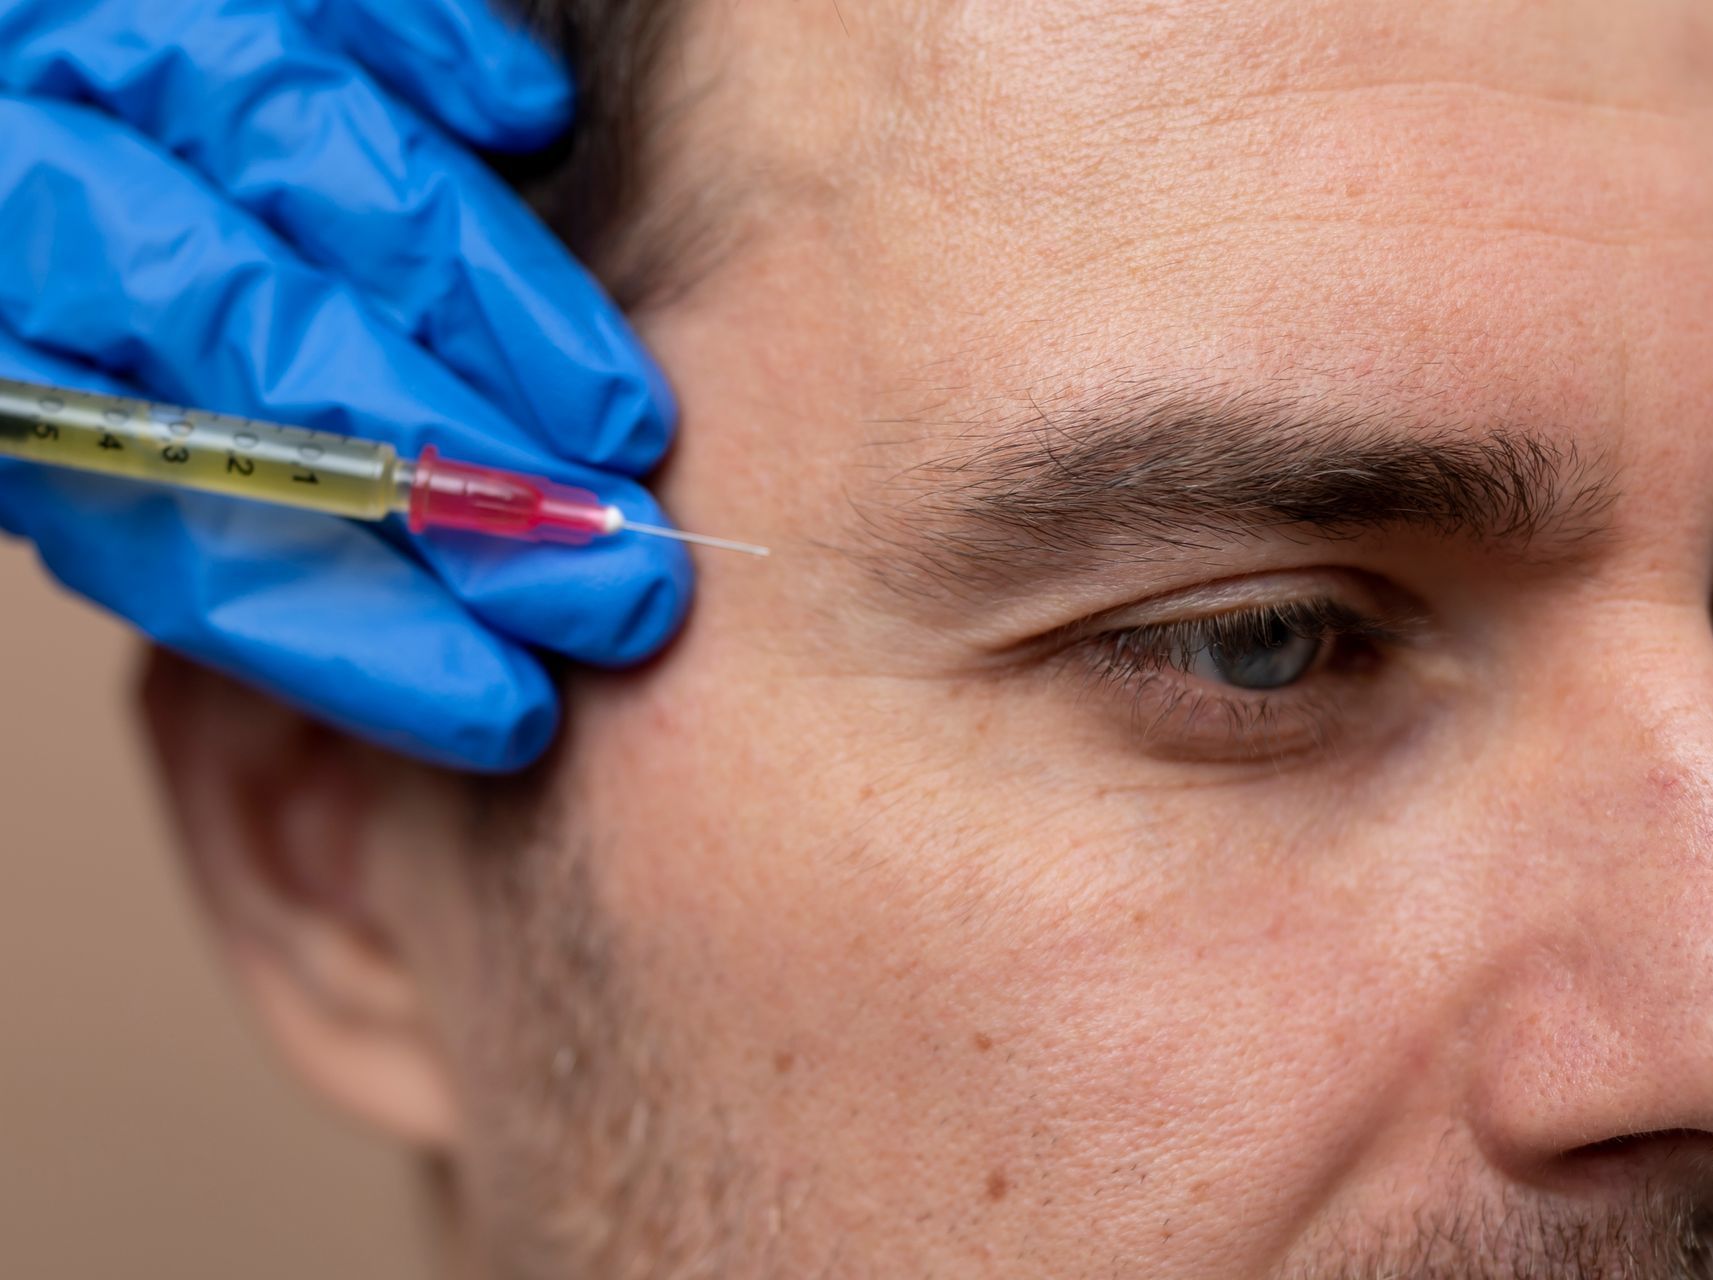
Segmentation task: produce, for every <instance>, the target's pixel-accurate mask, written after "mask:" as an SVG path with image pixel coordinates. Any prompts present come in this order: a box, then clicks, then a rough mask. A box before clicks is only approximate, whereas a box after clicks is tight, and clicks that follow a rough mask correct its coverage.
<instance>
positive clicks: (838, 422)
mask: <svg viewBox="0 0 1713 1280" xmlns="http://www.w3.org/2000/svg"><path fill="white" fill-rule="evenodd" d="M840 8H842V14H841V12H839V9H840ZM679 58H680V61H679V62H677V63H669V64H668V72H667V74H669V75H677V76H682V77H683V82H684V83H685V84H686V85H687V86H689V89H690V90H693V91H694V92H695V93H697V94H698V95H699V96H698V97H697V98H696V102H697V107H696V111H695V113H694V118H693V119H691V120H690V121H689V122H688V123H687V124H686V125H684V126H683V127H685V128H686V129H687V130H688V131H689V132H688V134H687V135H686V136H687V137H688V139H689V142H690V143H691V145H689V146H687V147H686V148H685V151H686V154H684V155H681V156H680V157H679V162H680V163H681V164H682V166H683V168H682V171H681V173H680V174H679V180H680V181H681V182H682V184H683V185H684V187H685V188H686V189H698V188H701V187H702V186H703V184H708V185H710V186H712V185H717V186H718V187H719V199H718V200H717V201H716V203H717V204H718V205H719V207H721V208H722V209H723V210H724V212H723V213H722V217H724V218H726V219H728V220H729V222H730V226H731V227H732V228H734V229H735V234H734V239H733V241H732V242H731V244H732V246H733V247H732V248H731V251H730V255H729V257H728V258H727V259H726V260H725V261H724V262H723V263H722V264H721V265H719V266H718V267H717V268H716V269H715V270H714V271H712V272H711V273H710V274H708V275H707V276H706V277H704V278H702V279H701V280H700V282H699V283H698V284H697V285H696V286H695V287H694V288H692V289H691V290H690V291H689V292H688V293H687V294H685V295H684V296H683V297H682V298H680V299H678V300H677V301H674V302H672V303H670V304H669V305H666V306H664V307H662V308H661V309H660V310H659V311H658V312H656V313H655V314H653V315H651V316H649V317H647V318H645V321H644V324H643V329H644V333H645V337H646V338H647V339H648V340H649V341H650V343H651V344H652V345H653V346H654V348H655V349H656V351H657V352H658V353H659V355H660V357H661V359H662V362H663V363H664V365H665V366H666V368H667V369H668V371H669V372H670V374H671V375H672V377H673V379H674V382H675V384H676V386H677V388H678V391H679V393H680V395H681V398H682V402H683V406H684V426H683V442H682V446H681V448H680V451H679V454H678V456H677V458H676V459H675V461H674V464H673V467H672V469H671V472H670V475H669V477H668V480H667V483H666V498H667V502H668V505H669V506H670V507H671V508H672V509H673V510H674V512H675V513H676V514H677V515H678V516H679V517H680V518H681V519H683V520H684V522H685V523H686V525H688V526H690V527H693V528H705V529H709V530H712V531H716V532H722V533H731V534H733V535H735V536H740V537H745V538H752V539H755V540H757V541H762V542H768V543H771V544H772V546H773V548H774V552H775V554H774V558H773V559H772V560H770V561H767V562H762V563H753V562H749V561H743V560H739V559H738V558H735V557H733V558H728V559H721V558H717V557H716V556H713V555H709V556H707V557H705V558H704V559H703V562H702V567H703V571H704V572H703V579H702V587H701V593H700V598H699V603H698V607H697V610H696V613H695V616H694V619H693V622H692V624H691V626H690V629H689V631H688V633H687V634H686V636H685V637H684V639H683V641H682V643H681V644H680V645H678V647H677V648H676V649H675V650H674V651H673V652H672V653H671V654H670V655H669V656H668V657H667V658H666V659H664V660H663V661H661V662H659V663H658V664H656V665H655V666H653V667H651V668H650V669H648V670H645V671H643V672H641V673H637V674H633V675H630V676H625V677H590V678H586V679H583V680H581V681H580V682H579V683H578V684H577V686H576V689H575V692H574V697H573V707H574V732H573V734H572V737H571V740H570V742H569V744H568V746H567V749H566V752H565V754H564V756H563V758H562V760H561V762H560V764H559V765H558V766H557V767H558V775H557V777H556V782H555V785H556V786H557V787H558V788H560V789H561V791H562V794H563V796H564V797H565V799H564V803H563V805H562V806H561V807H560V809H559V810H558V811H557V816H556V817H555V820H554V821H555V823H556V825H557V827H558V830H557V831H556V832H555V839H554V840H553V841H550V842H547V844H546V845H544V846H543V847H542V848H541V849H539V850H536V851H535V852H533V853H532V854H531V855H530V857H531V858H533V859H535V861H536V863H537V864H538V865H537V866H536V868H535V870H534V871H533V872H532V873H531V874H532V876H533V877H534V879H533V881H532V883H533V884H534V885H535V886H536V887H537V888H538V889H540V892H539V894H538V895H536V896H534V897H532V898H531V900H530V902H529V903H528V905H527V906H526V907H525V908H524V909H525V910H526V912H527V914H528V917H529V918H528V919H527V920H526V921H525V922H523V923H522V924H521V925H519V924H518V922H516V921H515V920H514V921H511V922H509V923H508V924H507V925H506V926H505V928H506V932H505V933H504V934H503V935H501V934H498V933H496V935H495V936H496V944H495V945H494V946H492V947H490V948H489V949H488V950H487V951H486V952H484V953H483V954H485V955H487V956H488V957H489V959H488V961H487V963H488V964H489V965H490V968H489V969H487V970H485V971H483V973H482V974H480V975H478V977H477V979H476V981H475V983H474V988H475V989H476V990H478V991H480V992H483V993H485V998H487V999H490V1000H491V998H492V997H491V993H492V991H494V990H497V989H501V988H502V986H503V988H504V989H506V990H510V991H513V992H514V993H516V994H514V996H513V997H512V998H510V999H509V1000H508V1001H507V1002H506V1012H505V1014H504V1016H503V1018H497V1017H496V1015H495V1014H494V1013H493V1011H492V1009H491V1008H490V1009H489V1010H488V1011H487V1012H486V1013H485V1014H483V1015H480V1016H482V1017H485V1018H486V1019H487V1021H488V1023H490V1024H491V1023H494V1022H495V1021H498V1022H500V1023H501V1024H502V1025H504V1026H506V1027H507V1030H506V1032H505V1034H504V1035H502V1036H500V1037H499V1038H498V1039H499V1040H500V1041H502V1042H504V1044H505V1046H506V1047H505V1048H504V1049H503V1050H498V1051H496V1050H493V1049H492V1048H491V1043H490V1047H488V1048H484V1049H483V1051H482V1052H481V1054H480V1055H473V1056H472V1058H471V1060H470V1061H469V1062H467V1063H466V1067H467V1070H468V1072H469V1076H468V1083H469V1088H470V1092H471V1094H472V1095H473V1096H476V1097H477V1098H478V1100H477V1101H476V1102H474V1103H472V1106H473V1107H474V1108H475V1109H476V1110H477V1111H478V1113H479V1114H480V1116H481V1119H480V1120H479V1121H478V1122H476V1123H475V1125H474V1130H475V1138H474V1140H473V1141H474V1148H475V1149H474V1150H473V1152H472V1153H471V1156H470V1165H471V1168H472V1171H473V1172H472V1179H473V1181H475V1182H476V1183H477V1184H478V1185H480V1186H482V1187H485V1188H487V1190H486V1192H485V1193H483V1198H481V1199H480V1206H481V1207H479V1209H478V1214H479V1216H481V1217H483V1218H484V1220H485V1221H486V1222H487V1224H488V1227H487V1230H488V1233H489V1235H490V1237H491V1238H495V1239H500V1240H501V1243H499V1244H498V1245H496V1246H494V1247H495V1250H496V1252H498V1253H500V1254H502V1255H506V1254H509V1255H510V1256H511V1259H512V1262H511V1265H513V1266H514V1267H516V1268H517V1270H518V1272H519V1273H520V1274H534V1272H533V1271H529V1270H527V1268H526V1265H525V1262H524V1261H523V1255H524V1252H525V1250H524V1246H523V1245H522V1243H521V1241H522V1239H523V1237H524V1235H525V1234H531V1235H536V1234H538V1235H539V1236H540V1237H541V1238H542V1243H541V1248H542V1250H543V1253H542V1257H543V1259H546V1260H547V1261H544V1262H543V1263H541V1270H543V1271H544V1272H545V1271H549V1270H551V1269H552V1267H553V1265H555V1262H554V1260H557V1265H564V1262H565V1259H566V1258H567V1257H569V1256H572V1255H575V1256H577V1257H579V1258H581V1259H583V1260H584V1261H585V1262H592V1264H593V1265H597V1266H600V1267H604V1268H606V1269H604V1270H599V1271H591V1272H589V1274H602V1275H605V1274H612V1275H624V1276H631V1275H637V1276H641V1275H656V1274H658V1275H662V1276H664V1275H673V1276H679V1275H684V1276H689V1275H719V1276H734V1277H736V1276H745V1277H748V1276H780V1277H811V1276H827V1277H869V1276H873V1277H926V1276H934V1277H942V1278H955V1277H1000V1276H1005V1277H1047V1276H1050V1277H1055V1278H1063V1280H1069V1278H1071V1277H1079V1278H1080V1277H1097V1276H1098V1277H1149V1278H1152V1280H1177V1278H1181V1277H1224V1278H1229V1277H1248V1276H1275V1275H1278V1276H1299V1275H1302V1276H1314V1277H1328V1276H1338V1275H1351V1276H1364V1277H1368V1276H1380V1275H1391V1274H1407V1275H1416V1274H1421V1275H1465V1274H1470V1273H1471V1272H1474V1273H1475V1274H1483V1275H1484V1274H1493V1275H1500V1274H1503V1275H1507V1276H1510V1275H1513V1274H1514V1275H1519V1276H1526V1277H1531V1278H1533V1277H1545V1276H1549V1275H1550V1276H1564V1275H1582V1274H1587V1275H1619V1274H1624V1275H1629V1274H1637V1275H1647V1276H1653V1275H1689V1274H1702V1273H1701V1272H1700V1271H1694V1270H1691V1269H1688V1268H1689V1267H1690V1265H1691V1264H1690V1263H1688V1262H1679V1263H1677V1264H1675V1265H1676V1267H1677V1268H1679V1269H1674V1265H1673V1263H1672V1259H1674V1258H1676V1257H1677V1256H1678V1254H1677V1253H1676V1252H1675V1250H1677V1248H1678V1244H1677V1242H1676V1236H1677V1235H1680V1234H1682V1233H1684V1232H1688V1233H1689V1245H1688V1246H1687V1247H1688V1248H1690V1249H1693V1247H1694V1246H1695V1245H1696V1244H1697V1243H1698V1240H1699V1237H1698V1235H1697V1234H1696V1233H1697V1232H1698V1231H1699V1228H1700V1226H1701V1225H1702V1224H1701V1222H1700V1220H1699V1219H1698V1218H1696V1217H1695V1216H1693V1211H1694V1210H1696V1209H1698V1208H1699V1207H1700V1206H1701V1205H1703V1204H1704V1203H1706V1201H1707V1199H1708V1196H1709V1193H1710V1192H1713V1185H1710V1184H1709V1183H1708V1181H1707V1180H1706V1178H1705V1177H1704V1176H1703V1175H1702V1174H1700V1173H1698V1170H1699V1169H1700V1168H1701V1167H1702V1161H1703V1159H1704V1157H1705V1156H1706V1154H1707V1153H1708V1152H1710V1151H1713V1142H1710V1141H1709V1138H1708V1134H1709V1133H1710V1132H1713V928H1710V927H1709V923H1710V921H1713V789H1710V781H1713V710H1710V702H1709V695H1710V693H1713V639H1710V637H1709V622H1708V597H1709V584H1710V581H1713V9H1710V8H1709V7H1708V5H1707V4H1705V3H1703V2H1702V0H1650V2H1648V3H1639V2H1638V3H1629V4H1621V5H1615V4H1611V3H1605V2H1603V0H1556V2H1555V3H1551V4H1538V3H1524V2H1522V0H1516V2H1514V3H1494V2H1493V0H1456V2H1455V3H1452V4H1450V5H1426V6H1424V5H1419V4H1413V3H1403V2H1401V0H1400V2H1398V3H1384V4H1376V3H1374V2H1373V0H1360V2H1359V0H1305V2H1304V3H1293V4H1289V5H1286V4H1277V3H1267V2H1266V0H1231V2H1229V3H1211V2H1210V3H1193V4H1189V3H1186V4H1180V5H1161V4H1151V3H1142V2H1140V0H1136V2H1134V3H1132V2H1130V0H1106V2H1104V3H1095V2H1093V0H1090V2H1089V3H1056V4H1050V5H1049V4H1016V3H1011V2H1009V0H970V2H969V3H966V4H961V5H956V6H952V5H946V6H910V5H905V4H903V3H898V4H883V3H878V2H876V3H864V2H863V0H843V3H842V5H841V6H839V7H838V8H835V6H834V5H833V4H832V3H831V0H827V2H826V3H804V2H803V0H765V2H764V0H757V2H755V3H745V4H742V5H736V4H729V3H724V2H723V0H705V2H704V3H702V4H700V5H696V6H692V9H691V12H690V13H689V15H688V29H687V36H686V41H685V45H684V48H683V50H682V51H681V53H680V55H679ZM698 166H701V169H702V171H701V172H697V169H698ZM669 185H670V184H669ZM734 190H735V191H737V192H738V193H739V195H738V196H737V198H735V199H732V198H730V197H731V192H732V191H734ZM558 882H564V883H569V884H571V885H572V886H573V889H572V890H568V891H566V892H562V893H558V894H555V893H554V892H551V891H550V890H549V889H547V888H544V887H543V886H548V885H550V884H552V883H558ZM573 897H574V898H575V899H576V906H575V907H574V908H573V907H572V906H571V905H570V902H571V899H572V898H573ZM573 910H574V911H575V914H577V915H579V916H585V915H586V916H589V917H591V918H593V919H594V920H595V921H596V922H597V923H596V924H594V925H590V924H589V922H588V920H584V921H582V923H580V924H578V925H577V926H576V927H575V928H573V927H572V925H571V924H570V923H568V922H567V920H566V918H565V917H566V915H567V914H568V913H571V912H572V911H573ZM591 928H592V929H593V930H594V932H595V933H597V934H598V935H599V938H600V943H599V946H598V947H594V946H593V944H589V943H588V941H587V938H588V933H589V930H590V929H591ZM519 939H522V941H520V940H519ZM579 947H581V948H584V949H585V950H586V951H588V952H589V953H590V954H594V953H595V952H596V951H598V959H597V960H595V961H590V959H589V955H585V954H581V953H579V952H578V951H577V950H576V948H579ZM520 957H522V958H521V959H520ZM587 963H597V964H598V965H599V967H600V969H601V974H602V977H601V979H600V982H599V983H598V984H593V983H589V984H586V983H585V981H584V978H583V977H571V976H568V975H571V974H572V973H573V972H574V971H576V970H577V966H579V965H586V964H587ZM512 970H527V972H525V973H522V974H521V975H520V974H519V973H516V972H509V971H512ZM597 985H598V986H599V988H600V990H601V991H603V992H604V993H605V994H604V995H602V996H600V997H596V996H593V995H591V994H590V993H589V990H586V989H585V988H586V986H588V987H590V988H592V987H594V986H597ZM597 998H598V999H601V1000H604V1001H606V1002H607V1004H608V1005H609V1006H610V1008H609V1009H608V1011H607V1013H603V1014H601V1015H599V1016H598V1017H597V1016H595V1015H592V1014H590V1013H589V1011H588V1008H587V1004H586V1002H587V1001H589V1000H595V999H597ZM574 1006H575V1007H574ZM608 1014H610V1020H609V1018H608ZM477 1017H478V1015H476V1014H472V1015H471V1019H472V1021H471V1023H470V1024H469V1025H471V1026H475V1025H478V1023H477V1022H476V1021H475V1019H476V1018H477ZM576 1019H580V1020H581V1021H582V1022H584V1023H586V1024H588V1026H590V1027H595V1028H597V1030H596V1031H594V1032H593V1033H591V1034H590V1035H588V1036H579V1035H576V1034H574V1033H573V1032H572V1031H571V1030H569V1029H568V1028H570V1027H571V1026H572V1025H573V1022H572V1021H568V1020H576ZM520 1022H521V1023H522V1024H524V1025H521V1026H520V1025H517V1024H518V1023H520ZM484 1043H489V1042H487V1041H486V1039H485V1037H484ZM477 1057H479V1059H480V1060H479V1061H477V1060H476V1059H477ZM544 1116H555V1117H558V1119H557V1121H556V1122H555V1123H553V1124H551V1125H548V1124H547V1123H546V1122H545V1121H544V1119H543V1117H544ZM513 1132H516V1133H519V1134H523V1135H528V1136H524V1137H519V1138H517V1139H516V1140H515V1141H514V1140H513V1138H512V1137H510V1136H508V1135H510V1134H512V1133H513ZM549 1132H551V1135H552V1136H551V1139H550V1140H549V1139H547V1138H544V1137H543V1135H545V1134H548V1133H549ZM520 1188H528V1194H527V1195H525V1193H524V1191H523V1190H520ZM591 1196H595V1197H599V1198H601V1200H602V1203H603V1204H605V1205H606V1207H607V1208H608V1209H610V1210H612V1212H613V1216H612V1217H608V1218H603V1217H602V1216H601V1212H599V1211H596V1210H591V1209H590V1208H588V1207H587V1202H588V1200H589V1198H590V1197H591ZM525 1204H527V1205H529V1206H530V1208H529V1210H528V1216H530V1217H531V1218H532V1219H533V1221H532V1222H530V1223H528V1224H524V1223H520V1222H519V1221H518V1220H517V1217H518V1215H522V1214H523V1213H524V1210H523V1209H522V1208H521V1207H520V1206H523V1205H525ZM597 1224H598V1225H597ZM526 1228H527V1230H526ZM532 1247H533V1246H532ZM555 1250H559V1251H560V1252H558V1253H555ZM1685 1256H1687V1255H1685ZM1626 1257H1628V1258H1629V1259H1630V1262H1629V1265H1630V1266H1632V1267H1634V1271H1633V1272H1632V1271H1626V1270H1623V1267H1624V1266H1625V1262H1624V1260H1625V1258H1626ZM656 1267H657V1268H658V1269H657V1270H656V1269H651V1268H656ZM698 1267H700V1268H702V1269H697V1268H698ZM1602 1268H1605V1269H1602Z"/></svg>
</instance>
